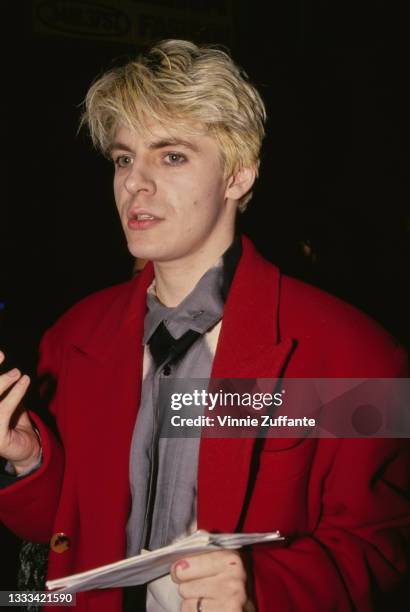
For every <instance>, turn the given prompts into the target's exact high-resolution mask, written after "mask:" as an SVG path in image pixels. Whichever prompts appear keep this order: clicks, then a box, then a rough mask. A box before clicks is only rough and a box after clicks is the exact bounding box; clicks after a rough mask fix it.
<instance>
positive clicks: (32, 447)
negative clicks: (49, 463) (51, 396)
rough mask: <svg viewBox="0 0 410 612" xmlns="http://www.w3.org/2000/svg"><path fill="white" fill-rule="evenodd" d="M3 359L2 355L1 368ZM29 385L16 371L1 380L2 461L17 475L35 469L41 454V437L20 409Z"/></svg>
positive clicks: (0, 425) (25, 377) (24, 377)
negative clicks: (9, 465)
mask: <svg viewBox="0 0 410 612" xmlns="http://www.w3.org/2000/svg"><path fill="white" fill-rule="evenodd" d="M4 358H5V356H4V353H2V352H1V351H0V364H1V363H2V362H3V361H4ZM29 384H30V379H29V377H28V376H27V375H22V374H21V372H20V371H19V370H17V369H16V368H14V369H13V370H9V371H8V372H6V373H5V374H2V375H1V376H0V399H1V401H0V457H3V458H4V459H7V460H8V461H9V462H10V463H11V464H12V465H13V467H14V469H15V471H16V474H17V475H19V474H21V473H22V472H25V471H27V470H30V468H32V467H34V466H35V465H36V463H37V462H38V460H39V456H40V451H41V445H40V440H39V437H38V435H37V433H36V432H35V430H34V428H33V426H32V424H31V421H30V419H29V417H28V415H27V413H26V411H25V410H24V409H22V407H21V405H20V403H21V400H22V399H23V396H24V394H25V393H26V391H27V389H28V386H29ZM13 385H14V386H13Z"/></svg>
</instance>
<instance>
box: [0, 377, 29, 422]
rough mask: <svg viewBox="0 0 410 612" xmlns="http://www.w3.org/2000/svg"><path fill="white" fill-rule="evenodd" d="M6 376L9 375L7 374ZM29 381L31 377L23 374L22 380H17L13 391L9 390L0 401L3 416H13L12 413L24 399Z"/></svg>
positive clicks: (0, 410) (0, 413) (1, 415)
mask: <svg viewBox="0 0 410 612" xmlns="http://www.w3.org/2000/svg"><path fill="white" fill-rule="evenodd" d="M5 376H7V374H6V375H5ZM29 383H30V378H29V377H28V376H27V375H26V374H24V376H22V377H21V378H20V380H18V381H17V382H16V384H15V385H14V387H13V388H12V389H11V391H9V393H8V394H7V395H6V397H5V398H4V399H3V400H2V401H1V402H0V417H1V418H6V419H8V418H10V417H11V415H12V414H13V412H14V411H15V409H16V408H17V406H18V405H19V403H20V402H21V400H22V399H23V397H24V394H25V392H26V391H27V388H28V385H29Z"/></svg>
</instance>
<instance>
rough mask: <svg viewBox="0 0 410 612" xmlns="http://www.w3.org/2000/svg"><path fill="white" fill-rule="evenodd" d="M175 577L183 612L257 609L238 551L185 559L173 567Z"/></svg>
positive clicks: (239, 611) (222, 551)
mask: <svg viewBox="0 0 410 612" xmlns="http://www.w3.org/2000/svg"><path fill="white" fill-rule="evenodd" d="M171 578H172V580H173V581H174V582H176V583H177V584H179V594H180V595H181V597H182V599H183V602H182V606H181V612H197V610H202V612H242V610H253V609H254V607H253V605H252V604H251V603H250V602H249V601H248V598H247V594H246V581H247V575H246V572H245V568H244V565H243V562H242V558H241V556H240V554H239V553H238V552H237V551H236V550H217V551H215V552H207V553H201V554H199V555H194V556H192V557H186V558H184V559H181V560H179V561H177V562H176V563H174V565H173V566H172V568H171ZM198 600H200V604H199V606H198Z"/></svg>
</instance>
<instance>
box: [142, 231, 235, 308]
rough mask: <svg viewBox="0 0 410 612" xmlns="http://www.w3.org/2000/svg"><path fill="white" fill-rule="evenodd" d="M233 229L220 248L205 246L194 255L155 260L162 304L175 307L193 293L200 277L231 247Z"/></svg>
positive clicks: (158, 290) (156, 279)
mask: <svg viewBox="0 0 410 612" xmlns="http://www.w3.org/2000/svg"><path fill="white" fill-rule="evenodd" d="M233 237H234V234H233V231H232V234H229V235H228V236H227V237H226V240H224V241H223V242H221V244H220V245H219V248H218V249H216V250H215V249H212V252H208V251H207V250H206V249H205V248H204V249H203V250H202V251H201V252H199V253H195V254H194V255H193V256H191V257H188V258H184V259H180V260H176V261H172V262H169V261H166V262H154V270H155V284H156V294H157V298H158V299H159V301H160V302H162V304H164V305H165V306H169V307H171V308H173V307H174V306H178V304H180V303H181V302H182V301H183V300H184V299H185V298H186V296H187V295H189V294H190V293H191V291H192V290H193V288H194V287H195V285H196V284H197V282H198V281H199V279H200V278H201V277H202V276H203V275H204V274H205V272H206V271H207V270H209V268H211V267H212V266H213V265H215V264H216V262H217V261H218V259H219V258H220V257H221V256H222V255H223V253H224V252H225V251H226V250H227V249H228V248H229V246H230V245H231V244H232V241H233Z"/></svg>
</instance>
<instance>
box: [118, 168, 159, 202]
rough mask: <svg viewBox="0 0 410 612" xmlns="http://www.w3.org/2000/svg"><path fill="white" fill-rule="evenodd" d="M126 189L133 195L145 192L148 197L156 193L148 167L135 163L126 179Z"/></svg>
mask: <svg viewBox="0 0 410 612" xmlns="http://www.w3.org/2000/svg"><path fill="white" fill-rule="evenodd" d="M124 185H125V189H126V190H127V191H128V192H129V193H130V194H131V195H136V194H137V193H139V192H140V191H141V192H144V193H146V194H147V195H152V194H154V193H155V191H156V185H155V181H154V178H153V176H152V174H151V172H150V171H149V169H148V168H147V167H146V166H143V165H142V164H141V163H139V164H137V163H135V162H134V163H133V165H132V166H131V167H130V170H129V172H128V174H127V176H126V178H125V183H124Z"/></svg>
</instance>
